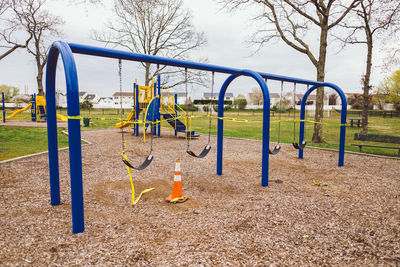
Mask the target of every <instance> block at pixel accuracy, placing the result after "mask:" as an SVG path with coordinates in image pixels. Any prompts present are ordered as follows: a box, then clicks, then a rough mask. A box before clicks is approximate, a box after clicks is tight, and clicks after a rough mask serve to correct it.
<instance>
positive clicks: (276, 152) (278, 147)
mask: <svg viewBox="0 0 400 267" xmlns="http://www.w3.org/2000/svg"><path fill="white" fill-rule="evenodd" d="M280 150H281V146H280V145H276V146H275V147H274V150H272V151H271V149H270V150H269V154H271V155H276V154H278V152H279V151H280Z"/></svg>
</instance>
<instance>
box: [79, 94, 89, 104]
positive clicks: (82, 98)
mask: <svg viewBox="0 0 400 267" xmlns="http://www.w3.org/2000/svg"><path fill="white" fill-rule="evenodd" d="M86 95H87V92H79V103H82V102H83V101H85V100H84V99H85V97H86Z"/></svg>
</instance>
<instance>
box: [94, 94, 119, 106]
mask: <svg viewBox="0 0 400 267" xmlns="http://www.w3.org/2000/svg"><path fill="white" fill-rule="evenodd" d="M118 107H119V106H118V105H115V104H114V101H113V98H112V97H109V96H108V97H99V100H98V101H97V103H94V104H93V108H118Z"/></svg>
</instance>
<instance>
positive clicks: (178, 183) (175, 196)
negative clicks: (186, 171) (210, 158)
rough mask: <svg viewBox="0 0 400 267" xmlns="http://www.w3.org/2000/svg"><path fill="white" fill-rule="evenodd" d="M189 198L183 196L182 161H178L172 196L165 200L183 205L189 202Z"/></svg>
mask: <svg viewBox="0 0 400 267" xmlns="http://www.w3.org/2000/svg"><path fill="white" fill-rule="evenodd" d="M188 199H189V197H188V196H184V195H183V194H182V180H181V161H180V160H179V159H176V163H175V175H174V185H173V187H172V194H171V195H170V196H169V197H167V198H166V199H165V200H166V201H168V202H170V203H182V202H185V201H186V200H188Z"/></svg>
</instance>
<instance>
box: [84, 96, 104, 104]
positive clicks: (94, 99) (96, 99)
mask: <svg viewBox="0 0 400 267" xmlns="http://www.w3.org/2000/svg"><path fill="white" fill-rule="evenodd" d="M99 99H100V97H99V96H98V95H97V94H86V95H85V97H84V98H83V101H89V102H91V103H93V104H95V103H98V102H99Z"/></svg>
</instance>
